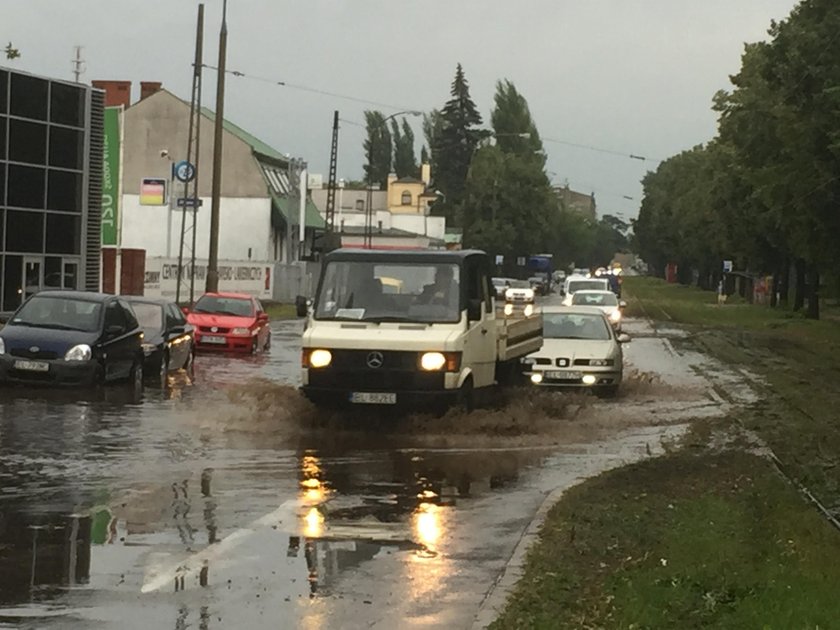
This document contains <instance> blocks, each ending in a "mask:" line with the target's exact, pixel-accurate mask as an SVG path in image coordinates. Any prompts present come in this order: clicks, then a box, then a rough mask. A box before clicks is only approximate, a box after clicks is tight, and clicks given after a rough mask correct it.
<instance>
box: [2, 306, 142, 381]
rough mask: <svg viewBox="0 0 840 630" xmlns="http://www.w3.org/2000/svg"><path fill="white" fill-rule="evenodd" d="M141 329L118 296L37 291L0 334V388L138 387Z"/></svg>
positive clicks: (131, 311)
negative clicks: (119, 382) (128, 382)
mask: <svg viewBox="0 0 840 630" xmlns="http://www.w3.org/2000/svg"><path fill="white" fill-rule="evenodd" d="M142 340H143V330H142V328H140V325H139V324H138V322H137V318H136V317H135V315H134V311H133V310H132V309H131V306H129V304H128V303H127V302H126V301H125V300H124V299H123V298H120V297H116V296H113V295H105V294H101V293H86V292H81V291H41V292H39V293H38V294H36V295H34V296H32V297H30V298H29V299H27V300H26V301H25V302H24V303H23V304H22V305H21V306H20V308H18V310H17V311H15V313H14V314H13V315H12V316H11V318H10V319H9V321H8V322H7V323H6V325H5V327H3V328H2V329H0V383H2V382H7V383H30V384H45V385H52V384H61V385H94V384H101V383H105V382H109V381H117V380H121V379H130V380H131V382H132V383H134V384H135V385H137V386H138V387H142V382H143V350H142V348H141V343H142Z"/></svg>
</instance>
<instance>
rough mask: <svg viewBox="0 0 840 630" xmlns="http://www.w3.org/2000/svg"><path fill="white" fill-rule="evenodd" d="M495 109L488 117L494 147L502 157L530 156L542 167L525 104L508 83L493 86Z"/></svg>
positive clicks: (536, 136) (539, 144)
mask: <svg viewBox="0 0 840 630" xmlns="http://www.w3.org/2000/svg"><path fill="white" fill-rule="evenodd" d="M493 100H494V103H495V108H494V109H493V113H492V115H491V117H490V121H491V124H492V125H493V132H494V135H495V136H496V143H497V144H498V146H499V147H500V148H501V149H502V151H505V152H506V153H516V154H518V155H529V156H534V157H535V158H536V159H538V160H541V161H542V162H543V163H545V154H544V151H543V144H542V140H540V134H539V132H538V131H537V126H536V125H535V124H534V121H533V119H532V118H531V110H530V108H529V107H528V101H526V100H525V97H524V96H522V95H521V94H520V93H519V92H518V91H517V89H516V86H515V85H514V84H513V83H512V82H511V81H509V80H507V79H505V80H504V81H499V82H498V83H496V95H495V97H494V99H493Z"/></svg>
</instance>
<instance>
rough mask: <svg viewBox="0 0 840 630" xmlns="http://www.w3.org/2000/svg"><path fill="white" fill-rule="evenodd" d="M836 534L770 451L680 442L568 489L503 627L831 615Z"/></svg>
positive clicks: (837, 574)
mask: <svg viewBox="0 0 840 630" xmlns="http://www.w3.org/2000/svg"><path fill="white" fill-rule="evenodd" d="M837 558H840V535H838V533H837V531H836V530H834V529H833V528H832V527H831V526H829V525H828V524H827V522H826V521H824V520H823V519H822V518H821V517H820V516H818V514H817V512H816V511H814V510H813V509H812V508H811V507H810V506H809V505H807V504H806V503H805V502H803V501H802V499H801V497H800V496H799V495H798V494H797V492H796V491H795V490H794V489H793V488H791V487H790V485H789V484H787V483H786V482H785V481H784V480H783V479H782V478H781V477H780V476H779V475H778V474H776V472H775V471H774V470H773V469H772V468H771V467H770V466H769V464H768V463H767V462H766V460H763V459H759V458H757V457H755V456H752V455H747V454H744V453H738V452H729V453H725V454H714V453H712V452H710V451H707V450H705V448H704V449H703V450H701V451H700V452H699V453H697V452H696V451H695V450H694V449H683V450H680V451H678V452H676V453H674V454H671V455H667V456H665V457H662V458H659V459H654V460H648V461H645V462H642V463H639V464H636V465H632V466H628V467H625V468H620V469H617V470H615V471H612V472H608V473H605V474H603V475H601V476H600V477H597V478H595V479H591V480H589V481H586V482H584V483H583V484H581V485H579V486H577V487H575V488H573V489H571V490H570V491H569V492H568V493H567V494H566V495H565V496H564V497H563V499H562V500H561V501H560V502H559V503H558V504H557V505H556V506H555V507H554V508H553V509H552V510H551V511H550V512H549V515H548V518H547V520H546V522H545V525H544V527H543V530H542V534H541V539H540V542H539V543H538V544H537V545H536V546H535V547H534V548H532V549H531V551H530V552H529V555H528V560H527V568H526V572H525V575H524V577H523V578H522V579H521V581H520V583H519V585H518V587H517V589H516V591H515V592H514V594H513V596H512V597H511V599H510V600H509V602H508V606H507V608H506V609H505V611H504V612H503V614H502V615H501V616H500V617H499V619H498V620H497V621H496V622H495V623H494V625H493V626H492V628H494V629H495V630H500V629H507V628H575V629H578V628H680V629H684V628H708V627H712V628H831V627H837V623H838V621H837V620H838V619H840V598H838V597H837V592H838V589H840V563H839V562H837Z"/></svg>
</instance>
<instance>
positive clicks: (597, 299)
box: [572, 291, 627, 332]
mask: <svg viewBox="0 0 840 630" xmlns="http://www.w3.org/2000/svg"><path fill="white" fill-rule="evenodd" d="M572 306H591V307H594V308H597V309H600V310H601V311H602V312H603V313H604V315H606V316H607V319H608V320H609V322H610V324H612V327H613V328H615V330H616V332H621V319H622V317H623V315H624V313H623V312H622V311H623V309H624V308H625V307H626V306H627V303H626V302H624V301H619V299H618V298H617V297H616V295H615V293H613V292H612V291H578V292H576V293H575V294H574V295H572Z"/></svg>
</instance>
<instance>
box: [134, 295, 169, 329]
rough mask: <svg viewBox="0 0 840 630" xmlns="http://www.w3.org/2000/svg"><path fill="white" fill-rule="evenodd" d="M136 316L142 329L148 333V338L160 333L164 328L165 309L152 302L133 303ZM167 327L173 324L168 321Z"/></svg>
mask: <svg viewBox="0 0 840 630" xmlns="http://www.w3.org/2000/svg"><path fill="white" fill-rule="evenodd" d="M131 306H132V308H133V309H134V315H135V316H136V317H137V321H139V322H140V327H141V328H142V329H143V330H144V331H146V333H147V336H153V335H155V334H157V333H159V332H160V331H161V330H162V328H163V307H162V306H160V305H159V304H152V303H151V302H132V304H131ZM167 327H171V324H170V323H169V322H168V321H167Z"/></svg>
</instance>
